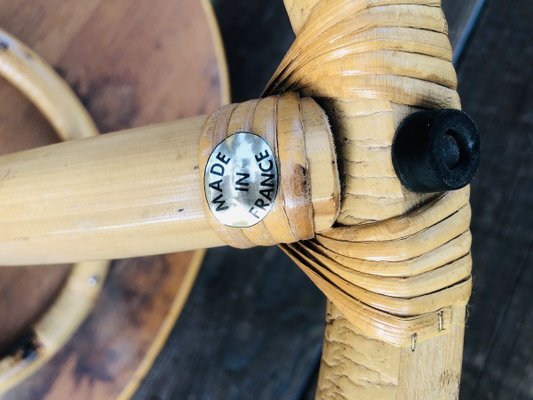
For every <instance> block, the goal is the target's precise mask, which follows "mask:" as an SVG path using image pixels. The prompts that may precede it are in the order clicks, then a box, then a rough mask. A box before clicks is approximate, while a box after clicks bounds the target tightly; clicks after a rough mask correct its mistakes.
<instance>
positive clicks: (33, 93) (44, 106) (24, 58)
mask: <svg viewBox="0 0 533 400" xmlns="http://www.w3.org/2000/svg"><path fill="white" fill-rule="evenodd" d="M0 46H1V49H0V75H2V76H3V77H4V78H5V79H7V80H8V81H9V82H11V83H12V84H13V85H14V86H15V87H16V88H17V89H19V90H20V91H21V92H22V93H24V94H25V95H26V96H27V97H28V98H29V99H30V100H31V101H32V102H33V103H34V104H35V106H36V107H37V108H38V109H39V110H40V111H41V112H42V113H43V114H44V115H45V117H46V118H47V119H48V121H50V123H51V125H52V126H53V127H54V128H55V129H56V131H57V134H58V136H59V137H60V138H61V139H63V140H72V139H80V138H89V137H93V136H97V135H98V131H97V129H96V127H95V125H94V123H93V121H92V119H91V117H90V116H89V114H88V113H87V111H86V110H85V108H84V107H83V105H82V104H81V103H80V102H79V100H78V99H77V97H76V95H75V94H74V93H73V92H72V91H71V90H70V88H69V86H68V85H67V84H66V83H65V82H64V81H63V80H62V79H61V78H60V77H59V76H58V75H57V74H56V73H55V72H54V71H53V70H52V69H51V68H50V67H49V66H48V65H47V64H46V62H44V61H43V60H42V59H41V58H40V57H39V56H38V55H37V54H35V53H34V52H33V51H32V50H31V49H29V48H28V47H26V46H25V45H24V44H22V43H20V42H19V41H18V40H16V39H15V38H13V37H12V36H10V35H9V34H8V33H6V32H4V31H2V30H0ZM6 179H9V174H4V175H3V178H2V179H1V180H0V182H1V181H5V180H6ZM0 185H1V183H0ZM8 211H9V210H8ZM0 264H1V263H0ZM108 268H109V261H90V262H83V263H78V264H75V265H74V266H73V268H72V271H71V272H70V274H69V276H68V278H67V281H66V282H65V284H64V286H63V288H62V289H61V292H60V293H59V295H58V296H57V298H56V299H55V300H54V303H53V304H52V305H51V306H50V308H49V309H48V310H47V311H46V313H45V314H44V315H43V316H42V317H41V318H40V319H39V320H38V321H37V322H36V323H35V324H34V325H33V326H32V327H31V337H30V338H28V342H27V343H25V344H24V346H23V348H21V349H18V350H17V351H16V352H15V353H14V354H11V355H10V356H7V357H5V358H3V359H1V360H0V394H1V393H3V392H5V391H7V390H9V388H11V387H13V386H14V385H16V384H17V383H19V382H21V381H22V380H24V379H25V378H27V377H28V376H30V375H31V374H33V373H34V372H35V371H37V370H38V369H39V368H40V367H41V366H43V365H44V364H45V363H46V362H47V361H48V360H49V359H50V358H52V357H53V356H54V355H55V354H56V353H57V351H58V350H59V349H61V347H63V345H64V344H65V343H66V342H67V340H68V339H70V337H71V336H72V335H73V333H74V332H75V331H76V330H77V329H78V327H79V326H80V325H81V323H82V322H83V321H84V320H85V319H86V318H87V316H88V315H89V313H90V312H91V310H92V309H93V306H94V303H95V301H96V298H97V297H98V295H99V293H100V291H101V289H102V286H103V283H104V280H105V277H106V275H107V271H108Z"/></svg>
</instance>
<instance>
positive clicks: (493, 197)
mask: <svg viewBox="0 0 533 400" xmlns="http://www.w3.org/2000/svg"><path fill="white" fill-rule="evenodd" d="M213 3H214V5H215V9H216V12H217V16H218V18H219V22H220V25H221V32H222V35H223V38H224V42H225V46H226V52H227V56H228V64H229V70H230V76H231V81H232V92H233V100H234V101H241V100H245V99H249V98H253V97H256V96H257V95H258V94H259V93H260V92H261V90H262V88H263V86H264V85H265V84H266V82H267V81H268V79H269V78H270V75H271V74H272V72H273V71H274V69H275V67H276V66H277V63H278V62H279V60H280V59H281V57H282V56H283V55H284V53H285V52H286V49H287V48H288V46H289V45H290V43H291V42H292V40H293V35H292V32H291V31H290V26H289V23H288V20H287V18H286V17H285V11H284V9H283V5H282V1H281V0H271V1H268V2H267V1H259V0H231V1H230V0H213ZM481 5H484V7H483V8H481V7H480V6H481ZM443 7H444V10H445V12H446V15H447V17H448V20H449V25H450V37H451V39H452V42H453V45H454V49H456V51H457V54H459V53H461V62H460V64H459V80H460V92H461V95H462V98H463V104H464V108H465V109H466V111H467V112H469V113H470V114H471V115H472V116H473V118H474V119H475V120H476V121H477V123H478V125H479V128H480V131H481V134H482V136H483V161H482V167H481V171H480V173H479V175H478V177H477V179H476V181H475V182H474V184H473V188H472V207H473V221H472V231H473V234H474V247H473V255H474V262H475V265H474V269H475V280H474V295H473V299H472V303H471V306H470V308H469V314H470V315H469V318H468V327H467V333H466V344H465V360H464V374H463V383H462V393H461V399H463V400H469V399H502V400H507V399H509V400H513V399H518V400H525V399H533V386H532V384H531V382H533V361H532V360H533V348H532V346H531V341H532V339H533V316H532V315H531V311H530V310H531V309H532V306H533V304H532V298H533V296H532V294H531V292H532V289H533V276H532V274H533V271H532V270H533V266H532V265H531V252H530V250H531V244H532V236H531V231H532V229H531V227H532V225H533V221H532V220H531V217H532V215H533V210H532V209H531V207H532V206H533V198H532V187H533V185H532V184H533V182H532V176H531V171H532V168H531V163H532V162H533V160H532V159H531V148H532V141H533V139H532V131H533V129H532V124H533V114H532V112H533V107H532V103H531V100H532V99H531V93H532V92H531V85H530V84H529V81H528V79H530V78H531V65H532V61H533V60H532V58H531V54H532V51H533V47H532V43H533V38H532V37H531V27H530V26H528V25H531V21H532V20H533V16H531V8H532V7H531V0H516V1H513V2H510V1H508V2H505V1H487V2H486V3H485V2H484V1H480V0H468V1H465V0H443ZM324 304H325V301H324V298H323V297H322V295H321V294H320V293H319V292H318V290H317V289H316V288H315V287H314V286H313V285H312V284H310V283H309V282H308V280H307V279H306V277H305V276H304V275H303V274H302V273H300V271H298V269H297V268H296V267H295V266H294V265H292V264H291V262H289V261H288V260H287V259H286V257H285V256H284V255H283V254H282V253H281V252H280V251H279V250H277V249H275V248H271V249H264V248H261V249H254V250H246V251H239V250H232V249H228V248H224V249H214V250H209V251H208V256H207V258H206V260H205V263H204V265H203V268H202V270H201V272H200V275H199V277H198V280H197V282H196V285H195V287H194V289H193V292H192V294H191V296H190V299H189V301H188V303H187V305H186V306H185V309H184V311H183V313H182V315H181V317H180V319H179V320H178V322H177V325H176V327H175V328H174V330H173V331H172V334H171V336H170V339H169V341H168V343H167V345H166V346H165V348H164V350H163V352H162V354H161V355H160V356H159V357H158V360H157V362H156V364H155V366H154V368H153V369H152V371H151V372H150V374H149V375H148V376H147V378H146V379H145V382H144V384H143V385H142V386H141V388H140V390H139V391H138V393H137V394H136V396H135V398H136V399H165V400H166V399H232V400H233V399H250V398H257V399H276V400H310V399H312V398H313V392H314V384H315V382H316V378H317V371H318V369H317V368H318V362H319V356H320V347H321V342H322V334H323V329H324V327H323V315H324Z"/></svg>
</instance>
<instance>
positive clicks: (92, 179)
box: [0, 98, 339, 265]
mask: <svg viewBox="0 0 533 400" xmlns="http://www.w3.org/2000/svg"><path fill="white" fill-rule="evenodd" d="M262 102H264V103H265V104H267V103H266V102H268V100H262ZM279 102H280V103H279V104H278V103H277V102H273V103H271V104H270V105H268V104H267V105H268V108H267V109H265V110H264V112H262V113H256V117H255V118H256V120H257V121H256V122H255V124H256V126H257V129H255V131H256V132H259V131H260V130H261V128H260V127H261V126H265V127H269V126H273V127H276V124H278V125H279V127H278V128H277V129H278V130H279V131H280V132H282V131H283V128H282V123H283V121H284V119H283V118H289V120H290V119H291V118H296V119H297V120H298V119H299V118H301V120H302V124H303V125H302V126H303V127H304V128H305V135H306V138H305V142H304V141H302V142H301V145H302V146H304V147H302V151H304V153H305V154H306V157H307V163H308V165H307V169H308V171H309V176H308V178H307V180H308V181H310V196H311V198H310V200H311V203H310V204H312V212H313V215H314V217H313V221H311V222H312V223H313V226H314V229H315V230H318V231H322V230H325V229H327V228H329V227H330V226H331V224H332V223H333V221H334V220H335V217H336V215H337V212H338V209H337V207H338V192H339V189H338V178H337V177H336V174H337V168H336V161H335V154H334V151H333V142H332V137H331V133H330V131H329V126H328V124H327V120H326V118H325V116H324V113H323V111H322V110H321V109H320V108H319V107H318V106H317V105H316V103H314V102H313V101H311V100H308V101H306V100H305V99H302V100H301V102H300V103H298V102H296V103H295V106H296V108H294V110H290V109H287V110H285V108H284V106H283V104H285V103H283V98H280V100H279ZM287 104H289V105H290V103H287ZM227 107H229V108H231V109H233V108H234V107H235V106H234V105H233V106H227ZM237 109H238V107H237ZM274 109H277V113H278V120H279V121H278V122H276V119H275V118H274V117H273V110H274ZM258 110H259V107H258ZM284 110H285V111H284ZM284 112H285V113H287V112H288V114H287V115H286V117H283V115H284V114H283V113H284ZM300 112H301V115H300ZM214 115H219V114H217V113H215V114H214ZM207 118H208V117H207V116H200V117H195V118H190V119H186V120H182V121H177V122H172V123H165V124H161V125H154V126H150V127H143V128H138V129H133V130H130V131H128V132H127V133H126V132H117V133H111V134H106V135H102V136H99V137H95V138H89V139H84V140H78V141H69V142H64V143H59V144H54V145H51V146H46V147H42V148H38V149H33V150H29V151H24V152H19V153H14V154H10V155H6V156H3V157H0V177H2V178H1V179H0V224H1V225H2V229H1V230H0V264H3V265H24V264H31V263H37V262H38V263H62V262H63V263H64V262H74V261H80V260H95V259H114V258H125V257H133V256H142V255H150V254H161V253H169V252H176V251H183V250H191V249H197V248H209V247H216V246H222V245H224V244H226V242H227V240H226V239H227V238H225V237H224V236H221V235H220V234H217V232H216V231H215V229H214V228H213V226H217V223H216V222H215V223H212V222H213V221H211V223H210V222H209V220H208V217H207V215H206V212H207V213H209V211H207V210H206V209H204V203H205V194H204V188H203V186H202V185H201V184H200V172H201V171H199V170H203V168H205V165H202V166H200V165H199V159H198V154H199V145H200V137H201V136H202V133H203V132H204V128H205V127H206V122H207ZM246 118H248V117H247V116H246V115H244V114H243V115H240V116H239V115H237V114H235V118H233V119H232V121H234V122H233V124H234V128H232V127H231V126H230V127H228V136H229V135H231V134H232V133H234V132H235V131H239V130H241V129H240V128H239V126H240V125H239V124H240V123H241V122H242V120H246ZM272 118H274V119H272ZM280 124H281V125H280ZM225 126H226V127H227V125H225ZM275 133H276V132H275V130H274V131H272V134H273V135H274V134H275ZM282 138H283V134H282V135H281V136H279V137H278V139H277V140H278V142H279V147H280V148H279V149H278V150H279V152H280V157H282V159H286V160H291V159H292V157H293V154H295V153H294V152H291V151H290V147H287V146H290V144H287V145H286V146H284V145H283V143H282ZM217 140H218V139H217ZM272 140H274V141H275V140H276V137H275V135H274V136H273V137H272ZM216 144H218V142H217V143H216ZM282 152H286V156H284V155H283V154H282ZM283 157H285V158H283ZM298 168H300V167H299V165H297V164H294V165H293V166H287V167H286V166H285V165H284V163H281V170H280V182H281V184H282V185H283V182H285V181H287V185H288V189H290V188H291V187H292V186H291V182H292V178H291V176H292V173H293V170H297V169H298ZM280 190H281V189H280ZM336 193H337V194H336ZM287 195H289V193H288V192H287ZM292 195H293V194H291V196H292ZM289 200H290V199H288V200H287V201H289ZM290 201H292V200H290ZM299 201H300V200H297V202H299ZM287 204H289V203H287ZM291 204H292V203H291ZM294 204H297V203H294ZM298 204H299V203H298ZM286 210H288V209H287V208H286V207H285V211H286ZM282 211H283V210H282ZM276 215H277V214H276V212H272V213H270V214H269V215H268V216H267V218H266V219H265V223H267V222H268V220H269V218H274V217H275V216H276ZM218 224H219V223H218ZM291 224H292V225H291V227H290V229H294V228H295V227H296V226H297V224H296V221H291ZM234 230H235V229H234ZM234 230H233V231H234ZM312 234H313V232H311V235H312ZM301 238H302V237H296V238H294V239H293V240H298V239H301ZM257 244H261V243H257Z"/></svg>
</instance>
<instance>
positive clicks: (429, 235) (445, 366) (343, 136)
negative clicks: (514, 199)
mask: <svg viewBox="0 0 533 400" xmlns="http://www.w3.org/2000/svg"><path fill="white" fill-rule="evenodd" d="M285 4H286V7H287V10H288V12H289V16H290V19H291V24H292V26H293V28H294V30H295V32H296V34H297V37H296V40H295V42H294V44H293V45H292V47H291V48H290V50H289V52H288V53H287V55H286V57H285V58H284V59H283V61H282V62H281V64H280V67H279V68H278V70H277V71H276V73H275V74H274V77H273V78H272V80H271V82H270V83H269V85H268V87H267V90H266V93H278V92H283V91H285V90H298V91H299V92H300V93H302V94H304V95H310V96H314V97H316V98H318V99H319V102H320V104H321V105H323V106H324V107H325V108H326V110H327V113H328V115H329V117H330V120H331V122H332V127H333V132H334V134H335V136H336V143H337V145H338V150H337V153H338V155H339V158H340V159H339V163H340V165H341V172H340V174H341V184H342V188H343V191H342V193H341V212H340V215H339V218H338V219H337V226H336V227H335V229H332V230H331V231H328V232H325V233H322V234H320V235H318V236H317V238H316V239H315V240H312V241H305V242H302V243H299V244H294V245H288V246H283V248H284V250H285V251H286V252H287V253H288V254H289V256H291V258H293V259H294V260H295V261H296V263H297V264H298V265H299V266H300V267H301V268H302V269H303V270H304V272H305V273H306V274H307V275H308V276H309V277H310V278H311V279H312V280H313V281H314V282H315V283H316V284H317V286H318V287H319V288H320V289H321V290H322V291H323V292H324V293H325V294H326V295H327V296H328V298H329V299H330V302H329V303H328V313H327V318H326V323H327V324H326V333H325V339H324V349H323V358H322V363H321V370H320V375H319V382H318V388H317V394H316V397H317V399H354V398H360V399H409V400H411V399H454V398H457V397H458V386H459V380H460V372H461V358H462V346H463V334H464V317H465V304H466V302H467V301H468V297H469V295H470V290H471V276H470V270H471V259H470V256H469V251H470V241H471V238H470V233H469V231H468V227H469V221H470V210H469V206H468V194H469V192H468V189H462V190H460V191H457V192H455V193H447V194H435V195H419V194H415V193H410V192H409V191H408V190H406V189H405V188H404V187H403V186H402V185H401V183H400V181H399V180H398V178H397V177H396V174H395V171H394V168H393V166H392V161H391V151H390V149H391V144H392V139H393V136H394V132H395V129H396V127H397V126H398V124H399V122H400V121H401V120H402V119H403V118H404V117H405V116H406V115H408V114H409V113H411V112H413V111H415V110H416V109H419V108H460V102H459V98H458V95H457V93H456V91H455V89H456V77H455V71H454V68H453V66H452V64H451V46H450V43H449V40H448V38H447V24H446V21H445V19H444V16H443V13H442V10H441V9H440V1H439V0H412V1H408V2H406V1H399V0H398V1H396V0H327V1H326V0H323V1H320V0H318V1H317V0H285Z"/></svg>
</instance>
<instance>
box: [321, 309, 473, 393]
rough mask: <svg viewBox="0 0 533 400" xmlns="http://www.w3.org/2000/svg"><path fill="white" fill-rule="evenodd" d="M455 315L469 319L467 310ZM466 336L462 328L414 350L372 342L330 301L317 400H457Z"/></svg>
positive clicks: (455, 326) (457, 326) (423, 343)
mask: <svg viewBox="0 0 533 400" xmlns="http://www.w3.org/2000/svg"><path fill="white" fill-rule="evenodd" d="M455 312H456V313H457V314H459V315H462V317H463V318H464V313H465V308H464V307H457V308H456V310H455ZM458 319H460V318H458ZM463 336H464V326H463V325H460V324H457V325H454V326H452V329H450V330H449V332H448V333H447V334H445V335H442V336H438V337H435V338H433V339H429V340H426V341H424V342H422V343H419V344H416V345H415V349H414V351H413V350H411V349H410V348H400V347H396V346H393V345H391V344H388V343H385V342H382V341H379V340H375V339H371V338H369V337H367V336H366V335H365V332H362V331H360V330H359V329H357V328H356V327H354V326H353V325H352V324H351V323H350V322H349V321H348V320H347V319H346V318H345V317H344V316H343V315H342V313H341V312H340V311H339V310H338V309H337V308H336V307H335V306H334V305H333V304H332V303H331V302H329V301H328V306H327V315H326V332H325V335H324V348H323V354H322V362H321V365H320V374H319V378H318V386H317V392H316V398H317V399H335V400H339V399H372V400H389V399H398V400H400V399H402V400H417V399H420V400H426V399H457V398H458V397H459V383H460V379H461V361H462V355H463Z"/></svg>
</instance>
